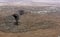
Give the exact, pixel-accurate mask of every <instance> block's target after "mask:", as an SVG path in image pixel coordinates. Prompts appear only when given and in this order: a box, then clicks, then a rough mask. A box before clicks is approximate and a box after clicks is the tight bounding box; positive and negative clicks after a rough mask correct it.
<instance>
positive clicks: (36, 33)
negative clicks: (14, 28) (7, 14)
mask: <svg viewBox="0 0 60 37" xmlns="http://www.w3.org/2000/svg"><path fill="white" fill-rule="evenodd" d="M2 20H3V23H4V22H5V19H3V17H2V18H0V23H1V22H2ZM6 20H7V19H6ZM18 28H20V30H22V32H19V33H12V32H9V33H8V31H6V32H3V31H0V37H58V35H59V34H60V15H53V14H44V15H40V14H25V15H23V16H21V23H19V26H18ZM0 29H2V28H0ZM23 30H25V31H23Z"/></svg>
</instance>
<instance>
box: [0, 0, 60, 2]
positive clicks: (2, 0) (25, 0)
mask: <svg viewBox="0 0 60 37" xmlns="http://www.w3.org/2000/svg"><path fill="white" fill-rule="evenodd" d="M0 2H60V0H0Z"/></svg>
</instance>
